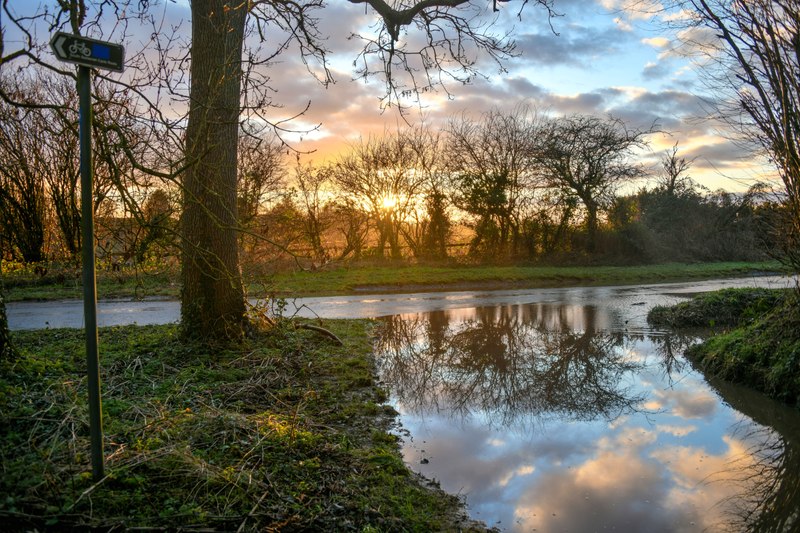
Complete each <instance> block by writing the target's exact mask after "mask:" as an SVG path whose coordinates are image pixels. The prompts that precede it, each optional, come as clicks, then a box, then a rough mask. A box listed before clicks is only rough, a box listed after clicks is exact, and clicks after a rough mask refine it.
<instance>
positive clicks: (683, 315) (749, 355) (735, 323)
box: [648, 289, 800, 407]
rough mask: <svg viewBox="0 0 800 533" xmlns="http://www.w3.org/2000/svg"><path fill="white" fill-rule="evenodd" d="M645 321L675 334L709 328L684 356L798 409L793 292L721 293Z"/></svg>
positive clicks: (799, 360) (799, 351) (799, 341)
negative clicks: (671, 329) (711, 332)
mask: <svg viewBox="0 0 800 533" xmlns="http://www.w3.org/2000/svg"><path fill="white" fill-rule="evenodd" d="M648 321H650V323H652V324H655V325H661V326H667V327H674V328H698V327H705V328H708V327H711V328H714V329H715V330H717V331H716V334H715V335H713V336H711V337H710V338H708V339H707V340H705V341H704V342H702V343H700V344H697V345H694V346H692V347H690V348H689V349H688V350H687V353H686V355H687V357H688V358H689V359H690V360H691V361H692V362H693V363H695V364H696V365H698V366H699V367H700V368H701V369H702V370H703V371H704V372H706V373H708V374H711V375H714V376H717V377H719V378H722V379H725V380H728V381H732V382H735V383H741V384H744V385H747V386H750V387H752V388H754V389H756V390H759V391H761V392H764V393H765V394H767V395H768V396H770V397H772V398H775V399H777V400H780V401H783V402H786V403H788V404H790V405H794V406H798V407H800V294H798V291H797V290H770V289H725V290H722V291H717V292H712V293H708V294H701V295H699V296H696V297H694V298H692V299H691V300H689V301H687V302H682V303H679V304H677V305H675V306H672V307H655V308H653V309H652V310H651V311H650V313H649V315H648Z"/></svg>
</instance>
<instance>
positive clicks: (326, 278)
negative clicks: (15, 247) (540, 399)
mask: <svg viewBox="0 0 800 533" xmlns="http://www.w3.org/2000/svg"><path fill="white" fill-rule="evenodd" d="M781 271H782V267H781V265H780V264H779V263H777V262H761V263H695V264H682V263H669V264H662V265H643V266H625V267H617V266H592V267H578V266H565V267H548V266H535V267H528V266H503V267H493V266H437V267H434V266H421V265H403V266H354V265H350V266H347V267H341V268H331V269H326V270H320V271H315V272H310V271H294V272H278V273H275V274H272V275H268V276H258V277H257V276H253V275H247V274H245V279H246V282H247V292H248V295H249V296H252V297H261V296H266V295H268V294H275V295H277V296H289V295H291V296H309V295H333V294H348V293H353V292H363V293H370V292H372V293H379V292H391V291H406V292H408V291H437V290H459V289H472V288H482V289H489V288H499V289H502V288H518V287H526V288H533V287H555V286H568V285H624V284H634V283H659V282H667V281H688V280H697V279H712V278H722V277H735V276H748V275H757V274H763V273H778V272H781ZM62 274H63V273H57V272H55V271H54V272H48V273H47V274H45V275H43V276H37V275H35V274H34V273H32V272H25V271H24V270H23V271H20V272H11V273H4V275H3V278H4V282H5V289H6V293H7V298H6V300H7V301H19V300H30V299H63V298H80V297H81V295H82V293H81V285H80V279H79V275H78V274H77V273H76V272H74V271H70V272H69V275H62ZM179 291H180V285H179V276H178V273H177V271H171V270H168V269H151V270H147V271H139V272H137V271H132V272H106V271H103V270H101V271H99V272H98V297H99V298H115V297H127V298H129V297H144V296H166V297H172V298H177V297H178V295H179Z"/></svg>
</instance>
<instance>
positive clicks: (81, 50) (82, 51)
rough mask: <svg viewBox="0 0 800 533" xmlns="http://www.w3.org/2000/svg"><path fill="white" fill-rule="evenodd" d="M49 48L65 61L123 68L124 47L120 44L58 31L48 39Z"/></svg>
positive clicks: (108, 68) (100, 66) (112, 68)
mask: <svg viewBox="0 0 800 533" xmlns="http://www.w3.org/2000/svg"><path fill="white" fill-rule="evenodd" d="M50 48H52V49H53V53H54V54H55V55H56V57H57V58H58V59H60V60H61V61H66V62H67V63H75V64H76V65H83V66H85V67H93V68H102V69H105V70H115V71H117V72H122V71H123V69H124V68H125V67H124V64H125V48H124V47H123V46H122V45H121V44H114V43H108V42H105V41H98V40H96V39H89V38H88V37H81V36H80V35H73V34H71V33H64V32H62V31H60V32H57V33H56V34H55V35H53V38H52V39H50Z"/></svg>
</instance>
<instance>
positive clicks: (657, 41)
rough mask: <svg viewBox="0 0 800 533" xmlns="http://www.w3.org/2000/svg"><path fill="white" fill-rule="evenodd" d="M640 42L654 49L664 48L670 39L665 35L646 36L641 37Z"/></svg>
mask: <svg viewBox="0 0 800 533" xmlns="http://www.w3.org/2000/svg"><path fill="white" fill-rule="evenodd" d="M642 43H644V44H646V45H648V46H652V47H653V48H656V49H661V48H666V47H667V46H669V44H670V40H669V39H667V38H666V37H647V38H645V39H642Z"/></svg>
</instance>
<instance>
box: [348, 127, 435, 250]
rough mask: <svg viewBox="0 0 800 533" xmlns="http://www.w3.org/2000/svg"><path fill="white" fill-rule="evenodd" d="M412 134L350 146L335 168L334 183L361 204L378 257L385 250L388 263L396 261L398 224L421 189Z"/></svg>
mask: <svg viewBox="0 0 800 533" xmlns="http://www.w3.org/2000/svg"><path fill="white" fill-rule="evenodd" d="M415 136H416V134H415V131H414V130H406V131H401V132H398V133H396V134H394V135H384V136H383V137H380V138H377V137H371V138H369V139H367V140H362V141H361V142H360V143H359V144H356V145H355V146H353V149H352V151H351V152H350V153H349V154H347V155H346V156H344V157H342V158H341V159H340V161H339V162H338V163H337V164H336V170H335V175H334V178H333V179H334V180H335V181H336V183H337V184H338V185H339V186H340V187H341V188H342V190H343V191H345V192H347V193H348V194H350V195H351V196H352V197H353V199H355V201H356V202H357V203H361V204H362V205H363V206H364V207H365V209H366V210H367V211H368V212H369V214H370V216H371V217H372V220H373V223H374V224H375V227H376V228H377V231H378V255H380V256H381V257H383V255H384V252H385V249H386V246H387V245H388V247H389V254H390V257H391V258H392V259H400V258H401V257H402V252H401V240H400V237H401V224H402V223H403V222H404V221H405V219H406V217H408V216H409V215H410V213H411V212H412V211H413V210H414V209H415V208H416V206H417V204H418V202H419V201H420V197H419V195H420V193H422V191H423V187H424V185H425V175H424V173H423V172H420V171H418V170H417V166H416V162H417V156H418V154H419V152H418V151H416V150H415Z"/></svg>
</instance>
